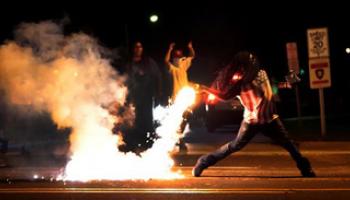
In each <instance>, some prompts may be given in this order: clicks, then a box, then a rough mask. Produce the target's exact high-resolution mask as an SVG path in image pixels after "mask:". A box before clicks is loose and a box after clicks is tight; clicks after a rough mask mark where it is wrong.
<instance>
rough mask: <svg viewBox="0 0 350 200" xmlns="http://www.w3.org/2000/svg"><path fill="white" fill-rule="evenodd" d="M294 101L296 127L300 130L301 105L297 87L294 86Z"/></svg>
mask: <svg viewBox="0 0 350 200" xmlns="http://www.w3.org/2000/svg"><path fill="white" fill-rule="evenodd" d="M295 99H296V103H297V116H298V126H299V128H300V127H301V126H302V121H301V104H300V94H299V86H298V85H295Z"/></svg>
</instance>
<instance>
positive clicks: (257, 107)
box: [238, 70, 278, 124]
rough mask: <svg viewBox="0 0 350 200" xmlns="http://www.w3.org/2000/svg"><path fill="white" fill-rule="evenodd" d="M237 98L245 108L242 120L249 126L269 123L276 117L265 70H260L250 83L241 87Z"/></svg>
mask: <svg viewBox="0 0 350 200" xmlns="http://www.w3.org/2000/svg"><path fill="white" fill-rule="evenodd" d="M238 98H239V100H240V101H241V103H242V105H243V106H244V108H245V109H244V116H243V120H244V121H245V122H247V123H249V124H264V123H269V122H271V121H272V120H274V119H276V118H277V117H278V115H277V112H276V107H275V103H274V102H273V93H272V89H271V85H270V81H269V78H268V76H267V73H266V71H265V70H260V71H259V72H258V74H257V76H256V77H255V79H254V80H253V81H252V82H251V83H249V84H245V85H242V86H241V90H240V93H239V95H238Z"/></svg>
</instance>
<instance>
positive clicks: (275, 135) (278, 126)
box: [263, 118, 316, 177]
mask: <svg viewBox="0 0 350 200" xmlns="http://www.w3.org/2000/svg"><path fill="white" fill-rule="evenodd" d="M263 134H264V135H266V136H268V137H270V138H271V139H272V140H274V141H276V142H277V144H279V145H280V146H282V147H283V148H284V149H285V150H287V151H288V152H289V154H290V155H291V157H292V158H293V160H294V161H295V162H296V165H297V167H298V169H299V170H300V172H301V174H302V175H303V176H304V177H315V176H316V175H315V173H314V172H313V170H312V168H311V164H310V162H309V160H308V159H307V158H305V157H303V156H302V155H301V153H300V151H299V150H298V148H297V147H296V146H295V145H294V144H293V142H292V141H291V140H290V139H289V138H288V133H287V130H286V129H285V127H284V125H283V123H282V122H281V120H280V119H279V118H277V119H275V120H273V121H272V122H271V123H269V124H268V125H267V126H266V127H265V128H264V130H263Z"/></svg>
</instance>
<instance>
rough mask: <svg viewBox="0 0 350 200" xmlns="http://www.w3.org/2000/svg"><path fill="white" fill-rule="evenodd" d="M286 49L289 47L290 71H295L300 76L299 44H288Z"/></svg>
mask: <svg viewBox="0 0 350 200" xmlns="http://www.w3.org/2000/svg"><path fill="white" fill-rule="evenodd" d="M286 47H287V59H288V68H289V70H293V71H294V72H295V73H296V74H299V60H298V48H297V43H295V42H289V43H287V44H286Z"/></svg>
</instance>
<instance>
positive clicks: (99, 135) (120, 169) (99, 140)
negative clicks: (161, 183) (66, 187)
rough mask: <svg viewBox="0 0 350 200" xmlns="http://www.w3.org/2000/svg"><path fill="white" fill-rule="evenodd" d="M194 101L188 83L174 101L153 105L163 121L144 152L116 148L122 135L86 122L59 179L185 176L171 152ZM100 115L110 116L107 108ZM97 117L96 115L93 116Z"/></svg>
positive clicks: (136, 178) (157, 115)
mask: <svg viewBox="0 0 350 200" xmlns="http://www.w3.org/2000/svg"><path fill="white" fill-rule="evenodd" d="M194 102H195V90H194V89H193V88H190V87H185V88H183V89H182V90H180V92H179V93H178V95H177V97H176V99H175V102H174V104H172V105H170V106H168V107H161V106H158V107H157V108H155V109H154V119H155V120H157V121H159V122H160V126H159V127H158V128H157V129H156V133H157V134H158V135H159V136H160V139H158V140H156V141H155V142H154V144H153V146H152V148H151V149H148V150H147V151H146V152H143V153H142V154H141V156H137V155H135V154H134V153H127V154H125V153H122V152H119V151H118V149H117V144H118V142H119V141H120V138H119V137H118V136H117V135H113V134H112V132H111V131H110V128H109V127H108V126H104V125H103V124H96V123H88V121H86V122H83V124H84V126H83V127H82V129H79V130H78V129H77V130H75V131H77V132H80V133H79V134H73V135H76V136H78V137H79V138H76V139H75V140H73V141H78V143H79V144H75V145H78V148H74V149H75V151H74V152H73V155H72V157H71V160H70V161H69V162H68V164H67V165H66V168H65V171H64V174H63V175H61V176H60V177H58V179H63V180H70V181H84V182H85V181H90V180H149V179H152V178H153V179H176V178H182V177H183V175H181V172H180V171H173V170H172V167H173V166H174V161H173V160H172V158H171V156H170V153H171V152H172V150H173V148H174V146H175V144H176V142H177V141H178V134H177V133H176V131H177V129H178V127H179V125H180V123H181V121H182V114H183V112H184V111H185V110H186V109H187V108H188V107H189V106H191V105H192V104H193V103H194ZM96 112H97V113H98V114H99V115H105V117H107V118H108V117H110V116H108V115H109V114H108V112H106V111H105V110H103V109H101V110H96ZM90 120H92V121H94V119H93V118H92V119H90Z"/></svg>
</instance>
